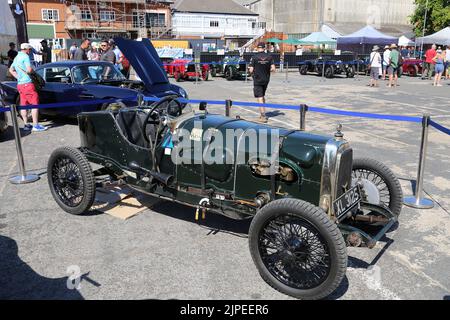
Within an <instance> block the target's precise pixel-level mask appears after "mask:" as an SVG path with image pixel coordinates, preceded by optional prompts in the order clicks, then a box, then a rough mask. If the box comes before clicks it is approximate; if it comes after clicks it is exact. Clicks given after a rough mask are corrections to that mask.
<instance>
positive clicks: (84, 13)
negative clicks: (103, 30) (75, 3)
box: [81, 10, 92, 21]
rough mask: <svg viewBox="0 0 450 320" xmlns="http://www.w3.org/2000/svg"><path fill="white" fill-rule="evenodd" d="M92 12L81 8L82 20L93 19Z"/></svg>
mask: <svg viewBox="0 0 450 320" xmlns="http://www.w3.org/2000/svg"><path fill="white" fill-rule="evenodd" d="M91 20H92V13H91V10H81V21H91Z"/></svg>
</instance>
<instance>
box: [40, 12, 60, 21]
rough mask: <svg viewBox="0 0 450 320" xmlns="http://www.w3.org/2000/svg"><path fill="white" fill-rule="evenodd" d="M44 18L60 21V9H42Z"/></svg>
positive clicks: (45, 19) (44, 19)
mask: <svg viewBox="0 0 450 320" xmlns="http://www.w3.org/2000/svg"><path fill="white" fill-rule="evenodd" d="M42 20H43V21H48V20H53V21H59V10H57V9H42Z"/></svg>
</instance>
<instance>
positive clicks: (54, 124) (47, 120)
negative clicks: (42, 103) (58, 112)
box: [42, 116, 78, 129]
mask: <svg viewBox="0 0 450 320" xmlns="http://www.w3.org/2000/svg"><path fill="white" fill-rule="evenodd" d="M42 122H43V123H44V125H45V126H46V127H47V128H49V129H51V128H58V127H63V126H65V125H69V126H78V120H77V118H57V117H52V116H45V117H42Z"/></svg>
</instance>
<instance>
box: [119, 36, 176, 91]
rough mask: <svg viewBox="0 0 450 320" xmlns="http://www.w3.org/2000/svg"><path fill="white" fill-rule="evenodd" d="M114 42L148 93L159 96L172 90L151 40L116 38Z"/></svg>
mask: <svg viewBox="0 0 450 320" xmlns="http://www.w3.org/2000/svg"><path fill="white" fill-rule="evenodd" d="M114 41H115V42H116V44H117V46H118V47H119V49H120V51H122V53H123V54H124V55H125V57H126V58H127V59H128V61H130V64H131V66H132V67H133V68H134V70H135V71H136V73H137V75H138V76H139V78H141V80H142V82H144V85H145V88H146V89H147V91H148V92H150V93H154V94H157V93H161V92H166V91H170V90H171V87H170V83H169V79H167V75H166V72H165V71H164V67H163V63H162V61H161V59H160V58H159V56H158V53H157V52H156V50H155V48H154V47H153V45H152V43H151V42H150V40H148V39H143V40H142V41H135V40H128V39H123V38H115V39H114Z"/></svg>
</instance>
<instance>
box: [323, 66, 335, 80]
mask: <svg viewBox="0 0 450 320" xmlns="http://www.w3.org/2000/svg"><path fill="white" fill-rule="evenodd" d="M333 77H334V67H333V66H328V67H325V78H328V79H331V78H333Z"/></svg>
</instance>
